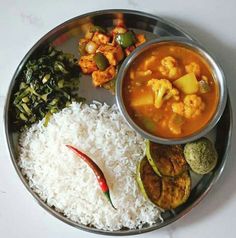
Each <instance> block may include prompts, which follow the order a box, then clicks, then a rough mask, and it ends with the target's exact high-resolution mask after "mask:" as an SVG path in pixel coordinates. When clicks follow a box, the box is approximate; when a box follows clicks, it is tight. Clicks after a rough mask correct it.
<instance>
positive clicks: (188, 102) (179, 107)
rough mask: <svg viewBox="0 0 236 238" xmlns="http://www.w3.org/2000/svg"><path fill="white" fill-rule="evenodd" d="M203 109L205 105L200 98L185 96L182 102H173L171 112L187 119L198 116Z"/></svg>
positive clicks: (193, 95)
mask: <svg viewBox="0 0 236 238" xmlns="http://www.w3.org/2000/svg"><path fill="white" fill-rule="evenodd" d="M204 109H205V103H204V102H203V101H202V99H201V97H199V96H197V95H195V94H192V95H187V96H185V98H184V101H183V102H174V103H173V104H172V111H173V112H175V113H177V114H179V115H181V116H184V117H185V118H187V119H190V118H195V117H197V116H199V115H200V114H201V113H202V111H203V110H204Z"/></svg>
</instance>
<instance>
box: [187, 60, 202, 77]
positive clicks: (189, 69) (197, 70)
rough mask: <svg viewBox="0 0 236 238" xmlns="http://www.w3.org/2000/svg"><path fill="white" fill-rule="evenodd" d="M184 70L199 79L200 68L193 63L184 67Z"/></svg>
mask: <svg viewBox="0 0 236 238" xmlns="http://www.w3.org/2000/svg"><path fill="white" fill-rule="evenodd" d="M185 70H186V72H187V73H194V74H195V76H196V77H199V76H200V74H201V70H200V66H199V65H198V64H197V63H195V62H191V63H190V64H188V65H186V66H185Z"/></svg>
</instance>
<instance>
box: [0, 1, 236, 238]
mask: <svg viewBox="0 0 236 238" xmlns="http://www.w3.org/2000/svg"><path fill="white" fill-rule="evenodd" d="M109 8H110V9H111V8H126V9H135V10H141V11H146V12H148V13H152V14H155V15H157V16H161V17H164V18H166V19H168V20H172V21H173V22H175V23H177V24H179V25H180V26H181V27H183V28H184V29H185V30H187V31H188V32H189V33H191V34H192V35H193V36H195V37H196V38H197V39H198V40H199V41H201V42H202V43H203V44H204V45H205V46H206V47H207V48H208V49H209V50H210V51H211V52H213V53H214V54H215V56H216V57H217V58H218V59H219V61H220V63H221V64H222V66H223V68H224V70H225V74H226V77H227V83H228V88H229V92H230V97H231V102H232V107H233V111H234V117H235V110H234V109H235V100H236V27H235V24H236V13H235V10H236V1H235V0H228V1H226V0H224V1H223V0H217V1H216V0H198V1H191V0H189V1H186V0H179V1H177V0H162V1H158V0H144V1H135V0H129V1H124V0H119V1H118V0H117V1H114V0H110V1H108V0H97V1H90V0H84V1H79V0H64V1H62V0H61V1H60V0H57V1H56V0H51V1H46V0H41V1H33V0H32V1H26V0H18V1H16V0H0V32H1V34H0V75H1V76H0V97H1V98H0V108H1V111H0V114H1V115H0V120H1V122H0V123H1V125H2V124H3V123H2V117H3V115H2V113H3V104H4V99H5V95H6V93H7V88H8V85H9V83H10V80H11V78H12V75H13V73H14V70H15V69H16V67H17V65H18V64H19V62H20V60H21V59H22V58H23V57H24V55H25V54H26V52H27V51H28V50H29V49H30V48H31V46H32V45H33V44H34V43H35V42H36V41H37V40H38V39H39V38H41V37H42V36H43V35H44V34H45V33H47V32H48V31H49V30H50V29H52V28H54V27H55V26H57V25H58V24H60V23H62V22H64V21H65V20H67V19H69V18H72V17H74V16H77V15H80V14H83V13H86V12H90V11H94V10H100V9H109ZM234 134H235V128H234V130H233V139H232V143H231V144H232V149H231V151H230V154H229V158H228V162H227V165H226V168H225V171H224V173H223V176H222V177H221V179H220V181H219V182H218V183H217V185H216V186H215V187H214V189H213V190H212V191H211V192H210V193H209V194H208V196H207V197H206V198H205V199H204V200H203V201H202V202H201V203H200V204H199V205H198V206H197V207H196V208H194V209H193V210H192V211H191V212H190V213H189V214H188V215H186V216H185V217H184V218H182V219H180V220H179V221H177V222H175V223H174V224H172V225H169V226H168V227H166V228H163V229H161V230H158V231H154V232H151V233H147V234H144V235H142V237H146V238H148V237H155V238H158V237H162V238H165V237H169V238H180V237H181V238H185V237H188V238H195V237H197V238H199V237H202V238H206V237H214V238H222V237H227V238H231V237H236V216H235V213H236V189H235V182H236V172H235V170H236V160H235V158H234V155H236V146H234V145H235V135H234ZM222 140H224V138H222ZM97 236H98V235H95V234H90V233H86V232H83V231H80V230H77V229H75V228H73V227H70V226H69V225H67V224H64V223H63V222H61V221H59V220H57V219H56V218H55V217H53V216H51V215H50V214H48V213H47V212H46V211H45V210H44V209H42V208H41V207H40V206H39V205H38V204H37V203H36V202H35V201H34V199H32V197H31V195H30V194H29V193H28V192H27V191H26V189H25V188H24V186H23V184H22V183H21V181H20V179H19V178H18V177H17V175H16V172H15V171H14V168H13V166H12V164H11V162H10V158H9V154H8V151H7V149H6V146H5V141H4V135H3V130H2V127H1V130H0V237H1V238H31V237H34V238H39V237H43V238H49V237H50V238H54V237H57V238H60V237H61V238H62V237H63V238H65V237H67V238H68V237H71V238H73V237H76V238H78V237H88V238H89V237H91V238H92V237H97ZM101 237H102V236H101Z"/></svg>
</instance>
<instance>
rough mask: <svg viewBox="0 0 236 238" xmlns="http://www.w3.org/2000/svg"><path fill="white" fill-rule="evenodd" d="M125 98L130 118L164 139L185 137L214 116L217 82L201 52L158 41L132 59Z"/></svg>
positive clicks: (126, 79)
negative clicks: (152, 46)
mask: <svg viewBox="0 0 236 238" xmlns="http://www.w3.org/2000/svg"><path fill="white" fill-rule="evenodd" d="M123 99H124V103H125V106H126V108H127V111H128V113H129V115H130V117H131V118H132V119H133V120H134V121H135V122H136V123H137V124H138V125H139V126H140V127H141V128H142V129H144V130H146V131H148V132H150V133H151V134H153V135H157V136H161V137H165V138H176V137H184V136H188V135H190V134H192V133H194V132H196V131H198V130H199V129H201V128H202V127H203V126H204V125H206V123H207V122H208V121H209V120H210V119H211V117H212V116H213V114H214V112H215V110H216V106H217V103H218V86H217V84H216V83H215V81H214V76H213V74H212V72H211V69H210V67H209V65H208V64H207V62H206V61H205V60H204V59H203V58H202V57H201V56H200V55H199V54H197V53H196V52H194V51H193V50H191V49H188V48H186V47H183V46H180V45H173V44H169V43H168V44H160V45H159V46H157V47H156V46H155V48H151V49H149V50H147V51H145V52H143V53H142V54H141V55H139V56H138V58H137V59H136V60H135V61H134V62H133V63H132V65H131V66H130V68H129V70H128V71H127V73H126V76H125V80H124V84H123Z"/></svg>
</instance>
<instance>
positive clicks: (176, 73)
mask: <svg viewBox="0 0 236 238" xmlns="http://www.w3.org/2000/svg"><path fill="white" fill-rule="evenodd" d="M159 71H160V72H161V74H162V75H163V76H166V77H168V78H170V79H176V78H178V77H180V75H181V69H180V68H178V67H177V61H176V59H175V58H173V57H172V56H167V57H165V58H163V59H162V60H161V66H160V67H159Z"/></svg>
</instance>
